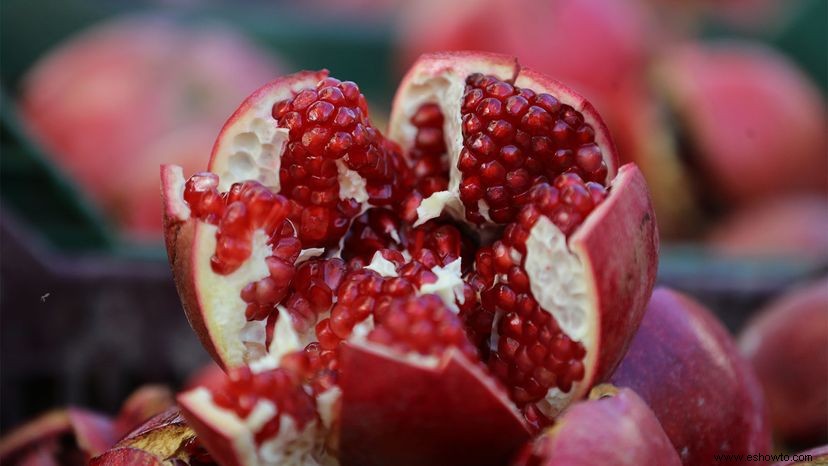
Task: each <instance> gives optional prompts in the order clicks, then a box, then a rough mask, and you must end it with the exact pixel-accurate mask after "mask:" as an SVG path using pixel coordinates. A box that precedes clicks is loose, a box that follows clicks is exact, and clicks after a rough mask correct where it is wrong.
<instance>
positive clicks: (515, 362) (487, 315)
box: [466, 173, 606, 407]
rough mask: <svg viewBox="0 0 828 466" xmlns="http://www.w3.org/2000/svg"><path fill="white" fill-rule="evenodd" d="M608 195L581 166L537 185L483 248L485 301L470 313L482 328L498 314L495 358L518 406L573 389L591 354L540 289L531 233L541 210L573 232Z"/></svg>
mask: <svg viewBox="0 0 828 466" xmlns="http://www.w3.org/2000/svg"><path fill="white" fill-rule="evenodd" d="M605 197H606V189H605V188H604V187H603V186H601V185H600V184H598V183H594V182H587V183H584V181H583V180H582V179H581V178H580V177H579V176H578V175H576V174H575V173H564V174H562V175H559V176H558V177H557V178H555V180H554V182H553V185H549V184H547V183H541V184H539V185H537V186H536V187H534V188H533V189H532V190H531V192H530V193H529V199H530V202H529V203H528V204H527V205H526V206H524V207H523V209H522V210H521V211H520V213H519V214H518V216H517V220H516V222H515V223H512V224H509V225H508V226H507V227H506V229H505V231H504V235H503V238H502V239H501V240H499V241H495V242H494V244H492V245H491V246H488V247H484V248H481V249H480V250H479V251H478V253H477V256H476V258H475V272H476V277H475V280H477V282H478V283H479V285H478V286H479V288H480V289H481V292H480V303H481V304H480V308H479V309H477V310H475V311H473V312H472V313H471V315H469V316H467V317H466V320H467V322H472V323H475V324H476V326H475V329H476V331H477V332H485V324H487V323H488V324H491V323H493V322H494V321H495V316H497V317H498V318H497V324H496V325H497V345H496V347H494V348H492V351H491V354H490V357H489V359H488V364H489V368H490V369H491V370H492V372H493V373H494V374H495V376H497V377H498V378H499V379H500V380H501V381H503V382H504V384H505V385H506V386H507V387H509V390H510V393H511V396H512V399H513V400H514V401H515V402H516V403H517V404H518V406H521V407H523V406H525V405H527V404H529V403H534V402H536V401H538V400H541V399H543V397H544V396H545V395H546V393H547V392H548V391H549V389H550V388H552V387H557V388H558V389H560V390H561V391H563V392H568V391H569V390H571V389H572V384H573V383H574V382H577V381H579V380H581V379H582V378H583V377H584V365H583V362H582V360H583V357H584V355H585V354H586V352H585V349H584V347H583V345H581V344H580V343H579V342H575V341H572V340H571V339H570V338H569V337H568V336H566V335H565V334H564V333H563V332H561V330H560V328H559V327H558V325H557V322H556V321H555V319H554V318H553V317H552V315H551V314H550V313H549V312H547V311H546V310H544V309H542V308H541V307H540V306H539V305H538V302H537V301H536V300H535V298H534V296H533V295H532V292H531V289H530V284H529V277H528V275H527V274H526V271H525V268H524V266H525V257H526V239H527V238H528V237H529V232H530V231H531V228H532V227H533V226H534V224H535V222H537V220H538V217H539V216H540V215H544V216H546V217H548V218H549V219H550V220H551V221H552V222H553V223H554V224H555V225H556V226H558V227H559V228H560V229H561V231H562V232H564V233H565V234H570V233H571V232H572V231H573V230H574V229H575V227H577V226H578V225H580V223H581V222H583V220H584V219H585V218H586V216H587V215H588V214H589V213H590V212H591V211H592V210H593V209H594V208H595V206H597V205H598V203H600V202H601V201H602V200H603V199H604V198H605ZM513 251H517V252H518V254H517V255H516V254H514V253H513ZM479 322H482V324H480V323H479ZM490 328H491V327H490Z"/></svg>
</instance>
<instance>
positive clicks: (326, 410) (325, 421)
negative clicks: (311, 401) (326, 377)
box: [316, 386, 342, 429]
mask: <svg viewBox="0 0 828 466" xmlns="http://www.w3.org/2000/svg"><path fill="white" fill-rule="evenodd" d="M341 397H342V390H341V389H340V388H339V387H337V386H333V387H331V388H329V389H327V390H325V391H324V392H322V393H320V394H318V395H316V412H318V413H319V419H320V420H321V421H322V426H324V427H325V428H326V429H330V428H331V427H332V426H333V422H334V419H335V418H336V413H337V410H338V408H337V403H339V399H340V398H341Z"/></svg>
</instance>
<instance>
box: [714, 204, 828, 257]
mask: <svg viewBox="0 0 828 466" xmlns="http://www.w3.org/2000/svg"><path fill="white" fill-rule="evenodd" d="M707 240H708V245H709V246H710V247H711V248H712V249H713V250H715V251H716V252H717V253H720V254H726V255H728V256H736V257H766V258H793V259H799V260H813V261H824V260H826V259H828V201H826V199H825V198H824V197H819V196H810V197H805V196H803V197H785V198H779V199H769V200H767V201H766V202H762V203H760V204H756V205H753V206H748V207H745V208H743V209H740V210H737V211H736V212H734V213H733V214H732V215H730V216H729V217H727V218H725V219H724V220H722V221H720V222H719V223H718V224H716V225H714V226H713V228H712V230H711V231H710V232H709V233H708V238H707Z"/></svg>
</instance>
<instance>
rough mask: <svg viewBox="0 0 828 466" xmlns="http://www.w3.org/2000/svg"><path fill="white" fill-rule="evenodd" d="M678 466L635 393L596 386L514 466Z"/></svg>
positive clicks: (522, 453) (655, 424) (534, 442)
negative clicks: (606, 465) (587, 397)
mask: <svg viewBox="0 0 828 466" xmlns="http://www.w3.org/2000/svg"><path fill="white" fill-rule="evenodd" d="M594 464H612V465H614V466H679V465H681V461H680V460H679V457H678V455H677V454H676V451H675V450H674V449H673V445H672V444H671V443H670V439H669V438H667V435H666V434H665V433H664V430H663V429H662V428H661V426H660V425H659V423H658V419H656V417H655V415H654V414H653V412H652V411H651V410H650V408H648V407H647V405H646V404H645V403H644V401H643V400H642V399H641V398H639V397H638V395H636V394H635V392H634V391H632V390H630V389H627V388H622V389H615V387H612V386H610V385H599V386H597V387H595V388H594V389H593V391H592V393H591V394H590V400H588V401H584V402H580V403H577V404H575V405H574V406H572V407H571V408H570V409H569V410H567V412H566V413H564V415H563V416H561V418H559V419H558V421H557V423H556V424H555V427H553V428H550V429H548V430H547V431H545V432H544V433H543V434H541V435H540V436H539V437H537V438H536V439H535V440H533V441H532V443H531V444H529V445H527V446H526V447H525V448H524V449H523V450H522V451H521V453H520V455H519V456H518V457H517V458H515V461H514V462H513V463H512V466H581V465H583V466H588V465H594Z"/></svg>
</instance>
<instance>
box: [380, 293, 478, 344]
mask: <svg viewBox="0 0 828 466" xmlns="http://www.w3.org/2000/svg"><path fill="white" fill-rule="evenodd" d="M375 325H376V327H375V329H374V330H372V331H371V332H370V333H369V334H368V340H369V341H373V342H375V343H381V344H383V345H387V346H389V347H391V348H392V349H395V350H397V351H400V352H402V353H406V354H407V353H411V352H413V353H418V354H421V355H425V356H439V355H440V354H442V352H443V351H445V350H446V349H448V348H450V347H455V348H458V349H460V350H461V351H462V352H463V353H464V354H466V355H467V356H468V357H470V358H472V359H476V357H477V356H476V351H475V349H474V347H473V346H472V344H471V342H469V340H468V339H467V337H466V335H465V333H464V332H463V330H462V323H461V321H460V319H459V318H458V317H457V316H456V315H455V314H454V313H453V312H452V311H450V310H449V309H448V308H447V307H446V306H445V304H444V303H443V301H442V300H441V299H440V298H439V297H437V296H434V295H423V296H419V297H414V296H412V297H410V298H407V299H400V300H396V301H394V302H393V303H392V304H391V307H390V309H389V310H388V312H387V313H385V314H384V315H383V316H382V317H380V318H377V319H376V320H375Z"/></svg>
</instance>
